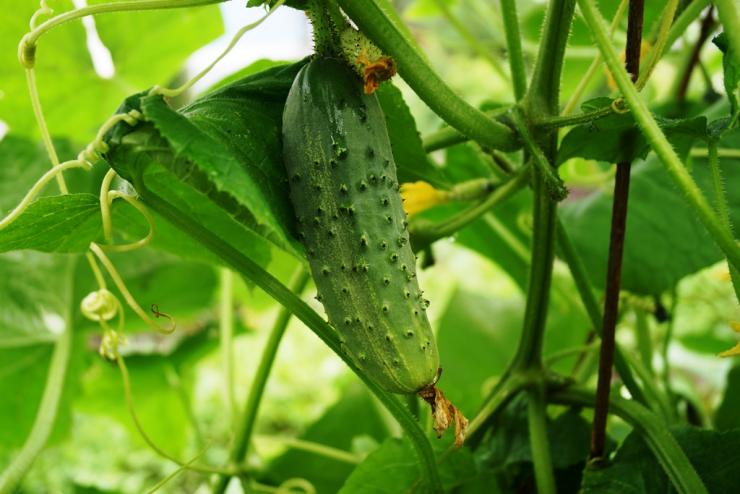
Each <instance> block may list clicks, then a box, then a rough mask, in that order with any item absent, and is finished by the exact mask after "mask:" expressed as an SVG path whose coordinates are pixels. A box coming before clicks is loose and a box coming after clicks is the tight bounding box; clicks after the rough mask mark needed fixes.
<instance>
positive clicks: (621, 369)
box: [557, 221, 646, 404]
mask: <svg viewBox="0 0 740 494" xmlns="http://www.w3.org/2000/svg"><path fill="white" fill-rule="evenodd" d="M557 236H558V247H560V252H561V254H562V256H563V260H564V261H565V263H566V264H567V265H568V268H569V269H570V274H571V276H573V281H574V282H575V284H576V289H577V290H578V294H579V295H580V297H581V301H582V302H583V306H584V307H585V309H586V314H588V318H589V319H590V320H591V324H592V325H593V328H594V330H595V331H596V333H597V334H598V335H599V337H601V334H602V315H601V309H600V308H599V304H598V302H597V301H596V296H595V295H594V292H593V290H592V288H591V281H590V280H589V277H588V271H586V267H585V266H584V265H583V261H582V260H581V258H580V256H579V255H578V253H577V252H576V250H575V247H574V246H573V243H572V242H571V241H570V237H569V236H568V232H567V231H566V230H565V227H564V226H563V224H562V222H560V221H558V231H557ZM614 350H615V354H614V366H615V367H616V369H617V372H618V373H619V376H620V377H621V378H622V382H623V383H624V385H625V387H626V388H627V390H628V391H629V392H630V395H632V398H633V399H635V400H637V401H638V402H640V403H642V404H645V403H646V401H645V396H644V394H643V392H642V389H641V388H640V386H638V384H637V381H636V380H635V378H634V376H633V375H632V370H631V369H630V367H629V365H627V361H626V359H625V358H624V353H623V352H622V350H621V348H620V347H619V345H618V344H616V343H615V348H614Z"/></svg>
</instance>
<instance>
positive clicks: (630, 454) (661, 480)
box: [582, 426, 740, 494]
mask: <svg viewBox="0 0 740 494" xmlns="http://www.w3.org/2000/svg"><path fill="white" fill-rule="evenodd" d="M672 432H673V434H674V436H675V437H676V440H677V441H678V443H679V445H680V446H681V448H682V449H683V450H684V452H685V453H686V456H687V457H688V458H689V460H690V461H691V464H692V465H693V466H694V468H695V469H696V471H697V473H698V474H699V476H700V477H701V479H702V481H703V482H704V485H706V487H707V491H708V492H711V493H715V492H716V493H721V492H735V491H736V490H737V485H736V484H737V481H736V479H737V476H736V473H737V469H738V466H740V431H739V430H737V429H735V430H732V431H727V432H717V431H709V430H701V429H695V428H691V427H688V426H682V427H677V428H674V429H673V430H672ZM670 487H671V483H670V481H669V480H668V477H667V476H666V475H665V473H663V469H662V468H661V466H660V465H659V464H658V462H657V460H656V459H655V456H653V454H652V453H651V452H650V449H649V448H648V446H647V445H646V444H645V442H644V441H643V440H642V438H641V437H640V435H639V434H638V433H637V432H632V433H630V435H629V436H628V437H627V439H625V440H624V442H623V443H622V445H621V446H620V448H619V450H618V451H617V454H616V456H615V457H614V460H613V462H612V464H611V465H609V466H608V467H607V468H603V469H586V470H585V472H584V476H583V485H582V492H583V493H584V494H591V493H593V494H596V493H598V494H617V493H619V494H648V493H654V492H672V490H669V489H670Z"/></svg>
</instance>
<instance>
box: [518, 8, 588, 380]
mask: <svg viewBox="0 0 740 494" xmlns="http://www.w3.org/2000/svg"><path fill="white" fill-rule="evenodd" d="M574 8H575V1H574V0H551V1H550V3H549V4H548V7H547V12H546V14H545V26H544V30H543V34H542V38H541V40H540V49H539V52H538V54H537V62H536V63H535V68H534V72H533V74H532V82H531V85H530V87H529V91H528V92H527V95H526V96H525V98H524V100H523V104H524V106H525V108H526V109H527V115H528V116H529V117H541V116H550V115H554V114H556V113H557V111H558V95H559V87H560V73H561V71H562V65H563V55H564V53H565V45H566V43H567V40H568V33H569V31H570V23H571V20H572V18H573V10H574ZM515 111H516V110H515ZM525 129H526V124H525ZM527 130H528V129H527ZM525 135H527V137H528V139H527V140H529V141H530V142H529V144H528V148H529V151H530V152H532V151H535V152H536V154H540V152H541V156H535V160H537V159H538V158H539V159H541V160H543V161H544V163H540V166H539V168H534V169H533V170H536V172H535V173H532V189H533V191H534V208H533V213H532V214H533V221H532V229H533V235H532V258H531V259H532V262H531V264H530V271H529V281H528V290H527V304H526V308H525V312H524V325H523V328H522V335H521V338H520V340H519V345H518V348H517V352H516V355H515V356H514V360H513V370H514V371H515V372H520V371H524V372H528V371H535V372H541V369H542V367H543V363H542V342H543V339H544V331H545V323H546V321H547V312H548V302H549V300H550V284H551V281H552V268H553V261H554V258H555V217H556V211H557V204H556V203H555V202H554V201H553V200H552V194H551V191H549V190H547V189H548V187H547V185H548V184H547V180H546V176H545V175H544V172H545V168H546V167H549V166H550V163H552V162H554V158H555V155H556V153H557V136H556V135H555V134H554V133H553V132H545V131H538V132H536V133H534V134H533V135H532V136H531V138H530V137H529V133H528V132H525ZM536 162H537V161H536ZM543 165H544V166H543Z"/></svg>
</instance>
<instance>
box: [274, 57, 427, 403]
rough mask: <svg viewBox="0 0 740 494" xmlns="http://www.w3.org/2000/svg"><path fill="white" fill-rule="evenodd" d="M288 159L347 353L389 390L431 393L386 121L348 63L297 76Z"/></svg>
mask: <svg viewBox="0 0 740 494" xmlns="http://www.w3.org/2000/svg"><path fill="white" fill-rule="evenodd" d="M283 153H284V160H285V166H286V168H287V172H288V180H289V183H290V192H291V199H292V202H293V206H294V209H295V213H296V218H297V224H298V228H297V229H298V235H299V238H300V240H301V242H302V243H303V245H304V247H305V250H306V255H307V257H308V261H309V264H310V266H311V272H312V274H313V278H314V280H315V282H316V286H317V288H318V293H319V296H318V298H319V300H320V301H321V302H322V303H323V305H324V308H325V309H326V312H327V315H328V316H329V322H330V323H331V324H332V326H333V327H334V328H335V329H336V330H337V332H338V333H339V335H340V337H341V340H342V343H343V346H344V348H345V350H346V351H347V353H348V354H349V355H350V356H351V357H352V358H353V360H354V361H355V362H356V364H357V365H358V366H359V367H360V368H362V369H363V370H364V371H365V372H366V373H367V374H368V375H369V376H370V377H372V378H374V380H375V381H376V382H377V383H378V384H379V385H380V386H381V387H383V388H384V389H386V390H387V391H390V392H394V393H406V394H411V393H417V392H419V391H421V390H423V389H425V388H429V387H430V385H433V383H434V381H435V378H436V376H437V372H438V368H439V355H438V353H437V347H436V344H435V342H434V335H433V334H432V330H431V327H430V325H429V321H428V319H427V316H426V306H427V304H428V302H427V301H426V300H424V298H423V297H422V292H421V290H419V285H418V283H417V280H416V267H415V256H414V254H413V252H412V251H411V247H410V245H409V240H408V239H409V237H408V232H407V231H406V219H405V214H404V212H403V208H402V204H401V197H400V195H399V192H398V190H399V189H398V181H397V178H396V166H395V163H394V161H393V154H392V152H391V146H390V141H389V139H388V132H387V130H386V127H385V117H384V116H383V111H382V109H381V108H380V105H379V103H378V100H377V98H376V97H375V96H374V95H367V94H365V93H364V90H363V82H362V80H361V79H360V78H359V77H358V76H357V75H356V73H355V72H354V71H353V70H352V69H351V68H350V67H349V66H347V65H346V64H345V63H344V62H343V61H341V60H337V59H333V58H326V57H317V58H315V59H314V60H312V61H311V62H310V63H308V64H307V65H305V66H304V67H303V68H302V69H301V71H300V72H299V73H298V75H297V77H296V79H295V81H294V82H293V86H292V87H291V89H290V93H289V94H288V99H287V101H286V105H285V110H284V113H283Z"/></svg>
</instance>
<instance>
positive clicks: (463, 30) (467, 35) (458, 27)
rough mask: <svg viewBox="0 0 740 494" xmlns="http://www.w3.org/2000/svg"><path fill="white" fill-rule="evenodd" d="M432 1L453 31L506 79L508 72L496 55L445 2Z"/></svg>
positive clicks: (440, 0)
mask: <svg viewBox="0 0 740 494" xmlns="http://www.w3.org/2000/svg"><path fill="white" fill-rule="evenodd" d="M434 3H435V5H436V6H437V8H439V10H440V11H441V12H442V15H443V16H444V18H445V19H447V22H449V23H450V25H451V26H452V27H453V28H455V31H457V33H458V34H459V35H460V36H461V37H462V38H463V39H464V40H465V42H466V43H468V45H469V46H470V47H471V48H472V49H473V50H474V51H475V52H476V53H477V54H478V56H479V57H481V58H483V59H484V60H485V61H486V62H488V63H489V64H490V65H491V67H493V70H494V71H496V73H497V74H498V75H500V76H501V77H502V78H504V79H507V78H508V74H507V73H506V71H505V70H504V68H503V67H502V66H501V62H499V61H498V59H496V57H494V56H493V55H492V54H491V51H490V50H489V49H488V48H487V47H486V46H485V45H484V44H483V43H481V42H480V40H478V38H476V37H475V35H474V34H473V33H471V32H470V31H469V30H468V28H467V27H466V26H465V24H463V23H462V22H460V19H458V18H457V17H455V15H454V14H453V13H452V11H451V10H450V7H448V6H447V3H446V2H445V1H444V0H434Z"/></svg>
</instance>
